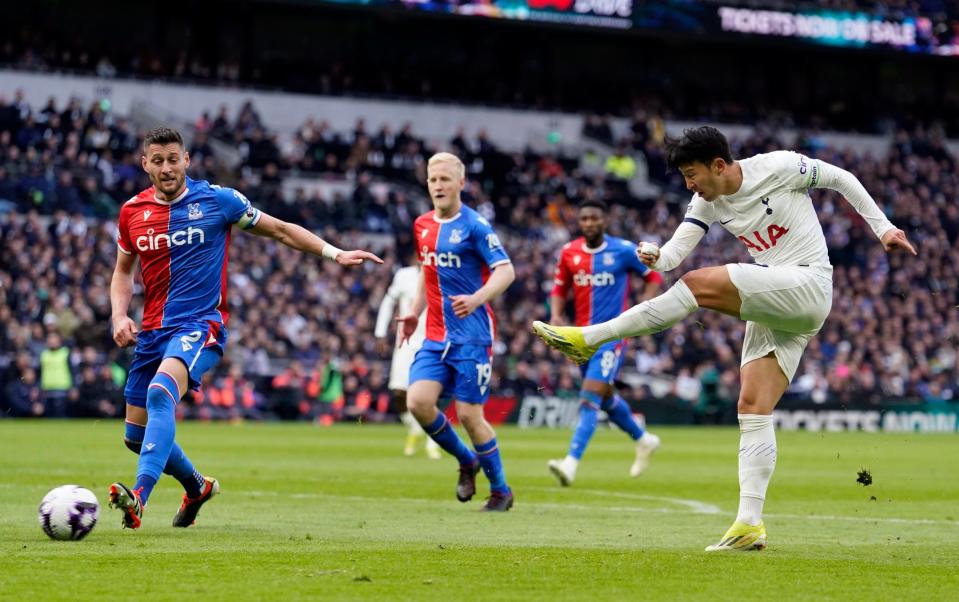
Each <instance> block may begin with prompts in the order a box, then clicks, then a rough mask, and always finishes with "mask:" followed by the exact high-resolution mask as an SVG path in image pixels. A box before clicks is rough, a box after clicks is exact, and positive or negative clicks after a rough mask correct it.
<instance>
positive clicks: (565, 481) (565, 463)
mask: <svg viewBox="0 0 959 602" xmlns="http://www.w3.org/2000/svg"><path fill="white" fill-rule="evenodd" d="M546 466H547V467H548V468H549V471H550V472H551V473H553V476H554V477H556V480H557V481H559V484H560V485H562V486H563V487H569V486H570V485H572V484H573V481H574V480H576V468H577V467H579V460H577V459H576V458H574V457H573V456H566V457H565V458H563V459H562V460H550V461H549V462H547V463H546Z"/></svg>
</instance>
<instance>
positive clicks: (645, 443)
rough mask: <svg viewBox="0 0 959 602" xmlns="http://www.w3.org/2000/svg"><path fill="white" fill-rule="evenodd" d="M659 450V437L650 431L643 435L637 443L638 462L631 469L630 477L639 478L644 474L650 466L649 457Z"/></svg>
mask: <svg viewBox="0 0 959 602" xmlns="http://www.w3.org/2000/svg"><path fill="white" fill-rule="evenodd" d="M657 449H659V437H657V436H656V435H654V434H652V433H650V432H649V431H646V432H645V433H643V436H642V437H640V438H639V439H638V440H637V441H636V461H635V462H633V466H632V468H630V469H629V476H631V477H638V476H639V475H641V474H643V471H644V470H646V467H647V466H649V457H650V456H652V455H653V452H654V451H656V450H657Z"/></svg>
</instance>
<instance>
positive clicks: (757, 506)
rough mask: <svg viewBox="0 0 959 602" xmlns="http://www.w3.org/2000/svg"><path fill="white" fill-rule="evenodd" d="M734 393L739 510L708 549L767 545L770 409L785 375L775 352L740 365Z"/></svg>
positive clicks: (772, 438)
mask: <svg viewBox="0 0 959 602" xmlns="http://www.w3.org/2000/svg"><path fill="white" fill-rule="evenodd" d="M741 374H742V391H740V394H739V403H738V405H737V410H738V412H739V431H740V437H739V512H738V513H737V515H736V521H735V522H734V523H733V525H732V526H731V527H730V528H729V530H728V531H727V532H726V534H725V535H723V537H722V538H721V539H720V540H719V541H718V542H717V543H715V544H713V545H711V546H709V547H707V548H706V551H707V552H719V551H726V550H762V549H763V548H765V547H766V527H765V525H763V520H762V512H763V503H764V501H765V499H766V489H767V488H768V487H769V481H770V479H771V478H772V476H773V470H775V468H776V457H777V446H776V432H775V431H774V430H773V417H772V412H773V409H774V408H775V407H776V404H777V403H778V402H779V399H780V398H781V397H782V395H783V393H785V392H786V387H788V386H789V380H788V379H787V378H786V376H785V375H784V374H783V371H782V368H780V365H779V361H778V360H777V359H776V356H775V354H774V353H770V354H769V355H767V356H766V357H762V358H759V359H756V360H754V361H751V362H749V363H748V364H746V365H745V366H743V367H742V371H741Z"/></svg>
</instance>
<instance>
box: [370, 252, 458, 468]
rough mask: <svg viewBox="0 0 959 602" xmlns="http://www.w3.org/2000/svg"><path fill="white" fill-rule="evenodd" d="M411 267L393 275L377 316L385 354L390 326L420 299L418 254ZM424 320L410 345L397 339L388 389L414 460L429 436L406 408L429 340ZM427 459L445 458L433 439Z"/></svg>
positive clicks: (406, 450) (405, 450) (406, 451)
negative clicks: (413, 372) (413, 373)
mask: <svg viewBox="0 0 959 602" xmlns="http://www.w3.org/2000/svg"><path fill="white" fill-rule="evenodd" d="M411 255H412V256H411V257H410V263H411V265H408V266H405V267H402V268H400V269H398V270H396V273H395V274H393V281H392V282H391V283H390V287H389V288H388V289H387V290H386V294H385V295H383V300H382V301H381V302H380V309H379V311H378V312H377V314H376V327H375V328H374V329H373V334H374V336H376V341H377V345H378V346H379V347H380V352H381V353H382V352H385V351H386V348H387V347H388V345H389V344H388V343H387V334H389V331H390V326H392V325H393V324H394V321H393V317H394V314H395V315H399V316H405V315H406V314H408V313H409V311H410V307H412V306H413V299H415V298H416V291H417V290H418V289H419V285H420V266H419V265H418V263H417V260H416V253H415V250H414V252H413V253H411ZM422 318H423V316H422V315H421V316H420V323H419V325H417V327H416V331H415V332H413V335H412V336H411V337H410V338H409V340H408V341H407V344H406V345H400V337H399V336H397V337H396V344H395V345H394V346H393V358H392V361H391V362H390V382H389V383H388V384H387V388H388V389H389V390H390V391H392V392H393V404H394V405H395V407H396V410H397V412H398V413H399V415H400V421H401V422H402V423H403V424H405V425H406V427H407V429H408V430H407V433H406V445H405V446H404V447H403V454H404V455H406V456H412V455H413V454H415V453H416V447H417V442H418V441H419V440H420V439H421V438H422V437H424V436H425V435H426V432H425V431H424V430H423V427H421V426H420V423H419V422H417V421H416V418H413V414H411V413H410V411H409V409H407V407H406V390H407V389H408V388H409V386H410V366H412V365H413V358H414V357H415V356H416V352H417V351H419V349H420V347H421V346H422V345H423V339H424V338H425V337H426V320H423V319H422ZM426 455H427V456H428V457H429V458H430V459H431V460H438V459H440V458H441V457H442V456H441V454H440V447H439V445H437V444H436V441H433V440H432V439H430V438H429V437H426Z"/></svg>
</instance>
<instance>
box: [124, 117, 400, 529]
mask: <svg viewBox="0 0 959 602" xmlns="http://www.w3.org/2000/svg"><path fill="white" fill-rule="evenodd" d="M141 165H142V166H143V170H144V171H145V172H147V174H148V175H149V176H150V181H151V182H152V183H153V186H151V187H150V188H147V189H146V190H144V191H143V192H141V193H140V194H138V195H137V196H135V197H133V198H132V199H130V200H129V201H127V202H126V203H124V205H123V207H122V208H121V209H120V217H119V228H118V230H119V233H118V241H117V246H118V252H117V264H116V270H115V271H114V273H113V280H112V282H111V284H110V302H111V305H112V308H113V339H114V341H116V343H117V345H119V346H120V347H126V346H128V345H133V344H135V345H136V349H135V352H134V356H133V363H132V364H131V366H130V371H129V375H128V378H127V385H126V388H125V390H124V396H125V397H126V400H127V410H126V435H125V437H124V441H125V443H126V446H127V447H128V448H130V449H131V450H132V451H133V452H135V453H137V454H139V456H140V457H139V463H138V466H137V478H136V482H135V484H134V485H133V487H132V488H129V487H127V486H125V485H123V484H122V483H114V484H113V485H111V486H110V491H109V503H110V506H111V507H113V508H117V509H119V510H121V511H122V512H123V526H124V527H128V528H130V529H136V528H138V527H139V526H140V521H141V517H142V514H143V509H144V507H145V506H146V504H147V501H148V500H149V498H150V493H151V492H152V491H153V487H154V485H156V482H157V480H158V479H159V478H160V473H161V472H165V473H166V474H169V475H172V476H173V477H174V478H176V479H177V480H178V481H180V483H181V484H182V485H183V488H184V489H185V490H186V493H185V494H184V496H183V503H182V505H181V506H180V509H179V511H178V512H177V513H176V515H175V516H174V517H173V526H174V527H189V526H190V525H192V524H193V522H194V520H195V519H196V516H197V513H198V512H199V510H200V507H201V506H202V505H203V504H204V503H205V502H206V501H208V500H209V499H210V498H211V497H213V496H214V495H216V494H217V493H218V492H219V488H220V486H219V483H217V481H216V479H214V478H212V477H205V476H203V475H202V474H201V473H200V471H198V470H197V469H196V468H194V466H193V464H192V463H191V462H190V460H189V458H187V456H186V454H184V453H183V450H182V449H181V448H180V446H179V445H177V443H176V441H175V436H174V435H175V431H176V420H175V411H176V410H175V408H176V404H177V403H179V401H180V398H181V397H182V396H183V395H184V394H185V393H186V392H187V389H188V388H193V389H197V388H199V384H200V379H201V377H202V376H203V373H204V372H206V371H207V370H209V369H210V368H212V367H213V366H214V365H215V364H216V363H217V362H218V361H219V360H220V357H221V356H222V354H223V349H224V346H225V345H226V341H227V330H226V323H227V320H228V318H229V314H228V311H227V305H226V298H227V294H226V293H227V290H226V289H227V271H226V266H227V255H228V251H229V242H230V234H231V232H232V228H233V226H234V225H235V226H238V227H239V228H241V229H243V230H247V231H249V232H252V233H254V234H258V235H260V236H267V237H270V238H273V239H275V240H277V241H279V242H281V243H283V244H284V245H286V246H288V247H290V248H292V249H296V250H298V251H303V252H306V253H310V254H313V255H318V256H322V257H326V258H328V259H331V260H333V261H336V262H337V263H339V264H341V265H346V266H353V265H359V264H361V263H363V262H364V261H365V260H371V261H375V262H377V263H382V261H381V260H380V259H379V258H378V257H376V256H375V255H373V254H371V253H367V252H366V251H341V250H339V249H337V248H336V247H334V246H332V245H330V244H328V243H326V242H324V241H323V240H322V239H320V238H319V237H317V236H316V235H314V234H312V233H311V232H309V231H308V230H306V229H304V228H302V227H300V226H297V225H294V224H290V223H287V222H283V221H280V220H278V219H275V218H273V217H270V216H269V215H267V214H265V213H262V212H261V211H259V210H257V209H255V208H254V207H253V206H252V205H251V204H250V202H249V201H248V200H247V199H246V197H244V196H243V195H242V194H240V193H239V192H237V191H236V190H233V189H230V188H221V187H219V186H215V185H212V184H209V183H208V182H205V181H202V180H192V179H190V178H188V177H187V175H186V170H187V168H188V167H189V166H190V156H189V154H188V153H187V152H186V151H185V150H184V147H183V139H182V138H181V137H180V134H179V132H177V131H176V130H172V129H169V128H158V129H155V130H151V131H150V132H148V133H147V135H146V137H145V138H144V140H143V157H142V158H141ZM137 257H139V259H140V269H141V272H142V275H143V289H144V290H143V294H144V308H143V324H142V325H141V328H140V329H138V328H137V326H136V324H135V323H134V322H133V320H132V319H130V317H129V316H128V315H127V312H128V309H129V306H130V300H131V298H132V297H133V270H134V267H135V266H136V263H137Z"/></svg>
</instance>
